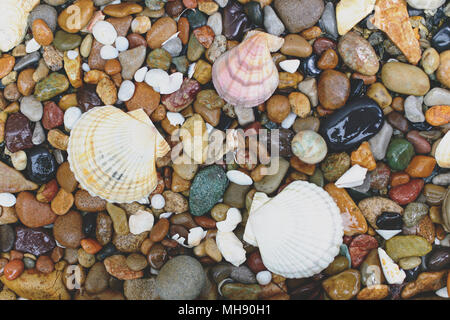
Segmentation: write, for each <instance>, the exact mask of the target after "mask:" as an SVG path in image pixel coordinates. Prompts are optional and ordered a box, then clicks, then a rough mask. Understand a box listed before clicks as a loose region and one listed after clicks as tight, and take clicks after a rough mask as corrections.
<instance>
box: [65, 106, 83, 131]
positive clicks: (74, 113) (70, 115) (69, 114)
mask: <svg viewBox="0 0 450 320" xmlns="http://www.w3.org/2000/svg"><path fill="white" fill-rule="evenodd" d="M81 113H82V112H81V110H80V108H78V107H70V108H69V109H67V110H66V112H65V113H64V127H66V129H68V130H72V129H73V127H74V126H75V123H77V121H78V119H80V117H81Z"/></svg>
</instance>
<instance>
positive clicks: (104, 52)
mask: <svg viewBox="0 0 450 320" xmlns="http://www.w3.org/2000/svg"><path fill="white" fill-rule="evenodd" d="M100 56H101V57H102V59H104V60H110V59H115V58H117V57H118V56H119V51H118V50H117V49H116V48H114V47H113V46H111V45H106V46H103V47H102V48H101V49H100Z"/></svg>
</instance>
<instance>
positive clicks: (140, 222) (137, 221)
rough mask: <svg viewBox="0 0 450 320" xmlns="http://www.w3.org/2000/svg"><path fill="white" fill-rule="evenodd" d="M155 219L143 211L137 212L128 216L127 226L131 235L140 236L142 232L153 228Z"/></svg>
mask: <svg viewBox="0 0 450 320" xmlns="http://www.w3.org/2000/svg"><path fill="white" fill-rule="evenodd" d="M154 221H155V217H153V215H152V214H151V213H150V212H148V211H144V210H139V211H138V212H136V213H135V214H133V215H131V216H130V219H129V221H128V225H129V227H130V232H131V233H132V234H141V233H142V232H146V231H150V230H152V228H153V223H154Z"/></svg>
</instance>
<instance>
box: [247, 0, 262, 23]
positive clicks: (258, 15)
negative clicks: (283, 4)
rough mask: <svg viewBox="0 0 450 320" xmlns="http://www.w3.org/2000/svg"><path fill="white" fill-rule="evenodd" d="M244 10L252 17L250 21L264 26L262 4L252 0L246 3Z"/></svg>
mask: <svg viewBox="0 0 450 320" xmlns="http://www.w3.org/2000/svg"><path fill="white" fill-rule="evenodd" d="M244 11H245V13H246V14H247V15H248V17H249V18H250V21H251V22H252V23H254V24H255V25H257V26H262V25H263V21H264V17H263V9H262V7H261V4H260V3H259V2H256V1H250V2H248V3H246V4H245V5H244Z"/></svg>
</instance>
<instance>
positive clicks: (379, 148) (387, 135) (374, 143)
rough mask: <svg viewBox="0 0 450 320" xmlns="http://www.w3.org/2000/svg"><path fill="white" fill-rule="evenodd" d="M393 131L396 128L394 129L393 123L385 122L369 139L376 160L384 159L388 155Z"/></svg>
mask: <svg viewBox="0 0 450 320" xmlns="http://www.w3.org/2000/svg"><path fill="white" fill-rule="evenodd" d="M393 131H394V129H392V127H391V125H390V124H389V123H388V122H385V123H384V124H383V126H382V127H381V130H380V131H379V132H378V133H377V134H376V135H374V136H373V137H372V138H370V139H369V144H370V149H371V151H372V155H373V156H374V158H375V160H382V159H384V157H385V156H386V151H387V148H388V146H389V141H390V140H391V137H392V133H393Z"/></svg>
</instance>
